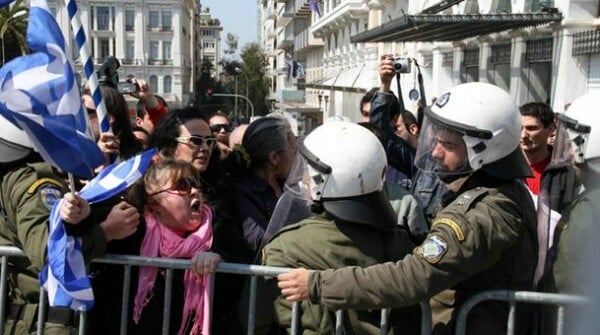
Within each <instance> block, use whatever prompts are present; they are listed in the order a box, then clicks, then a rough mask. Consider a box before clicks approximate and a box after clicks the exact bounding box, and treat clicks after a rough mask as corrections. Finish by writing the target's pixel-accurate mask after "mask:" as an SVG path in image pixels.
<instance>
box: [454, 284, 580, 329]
mask: <svg viewBox="0 0 600 335" xmlns="http://www.w3.org/2000/svg"><path fill="white" fill-rule="evenodd" d="M487 300H500V301H507V302H508V303H509V311H508V320H507V323H506V329H507V331H506V334H507V335H514V334H515V314H516V307H517V303H518V302H520V303H532V304H544V305H556V306H558V309H557V318H556V335H562V334H563V331H564V329H563V325H564V313H565V311H564V309H565V306H567V305H582V304H586V303H589V299H587V298H584V297H580V296H575V295H567V294H556V293H542V292H528V291H506V290H497V291H485V292H481V293H478V294H476V295H474V296H472V297H471V298H469V300H467V301H465V303H464V304H463V305H462V306H461V307H460V310H459V312H458V318H457V320H456V335H464V334H466V331H467V316H468V315H469V312H470V311H471V309H473V307H475V306H476V305H477V304H479V303H480V302H483V301H487Z"/></svg>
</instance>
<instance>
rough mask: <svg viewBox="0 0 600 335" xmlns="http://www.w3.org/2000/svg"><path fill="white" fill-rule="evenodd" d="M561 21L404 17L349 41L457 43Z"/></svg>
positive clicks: (538, 16) (549, 16) (553, 16)
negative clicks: (481, 36) (471, 38)
mask: <svg viewBox="0 0 600 335" xmlns="http://www.w3.org/2000/svg"><path fill="white" fill-rule="evenodd" d="M561 20H562V14H561V13H555V12H547V13H546V12H540V13H523V14H469V15H443V14H439V15H435V14H416V15H405V16H403V17H400V18H397V19H395V20H392V21H390V22H387V23H384V24H383V25H381V26H379V27H377V28H373V29H370V30H367V31H364V32H362V33H359V34H356V35H354V36H352V37H351V38H350V42H352V43H363V42H402V41H406V42H435V41H440V42H441V41H459V40H463V39H466V38H469V37H474V36H479V35H487V34H492V33H498V32H501V31H505V30H509V29H518V28H524V27H531V26H538V25H543V24H548V23H552V22H559V21H561Z"/></svg>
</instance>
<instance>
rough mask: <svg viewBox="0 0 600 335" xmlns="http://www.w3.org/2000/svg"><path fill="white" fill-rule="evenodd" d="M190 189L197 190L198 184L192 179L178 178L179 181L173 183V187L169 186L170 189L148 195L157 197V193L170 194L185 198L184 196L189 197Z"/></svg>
mask: <svg viewBox="0 0 600 335" xmlns="http://www.w3.org/2000/svg"><path fill="white" fill-rule="evenodd" d="M192 188H195V189H198V190H199V189H200V182H199V181H198V180H197V179H196V178H194V177H184V178H179V180H177V182H176V183H175V185H174V186H171V187H170V188H167V189H164V190H160V191H156V192H154V193H150V194H149V195H150V196H152V195H157V194H159V193H163V192H167V193H170V194H176V195H180V196H186V195H190V193H192Z"/></svg>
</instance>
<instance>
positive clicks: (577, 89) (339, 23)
mask: <svg viewBox="0 0 600 335" xmlns="http://www.w3.org/2000/svg"><path fill="white" fill-rule="evenodd" d="M316 3H317V4H318V5H319V8H318V12H317V10H316V9H315V8H314V6H312V8H311V1H310V0H278V1H274V0H268V1H260V2H259V4H262V5H263V6H265V5H266V7H265V8H267V9H269V10H266V9H265V10H263V15H261V17H262V19H263V23H265V22H266V19H267V18H271V20H274V21H275V25H274V28H271V26H270V25H266V24H263V27H264V30H263V35H262V38H263V41H269V38H272V39H273V40H270V41H269V42H266V43H264V45H265V46H268V45H270V44H271V43H273V45H275V47H274V49H275V50H274V51H273V54H274V55H275V56H274V59H275V61H274V62H273V64H276V65H274V66H273V69H274V70H275V73H277V74H278V75H277V76H274V77H275V78H276V79H278V81H277V84H274V85H273V87H272V89H273V92H274V93H273V96H274V99H276V100H277V101H278V103H279V104H280V105H282V106H284V107H285V108H288V106H287V105H288V104H285V103H284V102H285V101H286V93H285V91H286V90H292V91H294V90H298V91H303V93H294V95H295V96H297V97H299V98H300V97H302V95H303V100H302V104H303V105H305V106H310V107H312V108H315V109H316V110H317V111H318V113H319V114H320V117H319V118H317V119H320V120H322V119H325V118H327V117H331V116H334V115H343V116H346V117H348V118H350V119H351V120H353V121H358V120H360V114H359V109H358V104H359V101H360V97H361V96H362V95H363V94H364V93H365V92H366V91H367V90H369V89H370V88H372V87H376V86H378V85H379V78H378V72H377V65H378V63H379V57H380V56H381V55H387V54H392V55H394V56H396V57H405V58H410V59H411V60H412V62H411V64H412V67H411V71H410V73H407V74H402V75H401V76H400V83H401V90H400V92H401V95H402V99H403V101H404V103H405V106H406V108H407V109H408V110H410V111H412V112H416V110H417V101H418V99H419V98H420V97H425V101H426V102H427V103H428V104H429V103H431V101H432V99H433V98H435V97H436V96H438V95H439V94H441V93H442V92H443V91H445V90H447V89H448V88H450V87H452V86H455V85H457V84H460V83H464V82H470V81H481V82H489V83H492V84H495V85H498V86H500V87H502V88H504V89H506V90H507V91H509V92H510V94H511V95H512V96H513V98H514V99H515V102H516V103H517V104H518V105H520V104H523V103H525V102H530V101H540V102H547V103H549V104H550V105H551V106H552V107H553V109H554V110H555V111H557V112H562V111H563V110H564V107H565V105H566V104H568V103H569V102H571V101H572V100H574V99H575V98H576V97H578V96H580V95H582V94H584V93H586V92H589V91H592V90H599V89H600V32H599V31H598V29H597V28H598V26H599V25H600V19H599V18H598V16H599V4H598V2H597V1H591V0H555V1H548V0H544V1H539V0H516V1H509V0H464V1H463V0H451V1H442V2H437V1H433V0H432V1H417V0H319V1H316ZM270 6H273V7H272V9H271V8H269V7H270ZM273 11H274V12H275V13H277V14H276V15H275V16H273V14H269V13H272V12H273ZM270 29H273V30H274V31H275V34H273V33H271V30H270ZM270 36H271V37H270ZM273 36H274V37H273ZM315 41H319V42H315ZM289 59H293V60H296V61H298V62H299V63H301V64H302V66H303V68H304V74H305V77H304V79H303V80H300V81H294V80H288V77H287V72H288V71H287V68H288V67H287V64H286V62H288V60H289ZM281 62H283V64H282V63H281ZM417 65H418V66H417ZM419 73H420V74H421V76H422V78H423V80H422V86H421V85H420V83H419V81H418V77H419V76H418V74H419ZM392 86H393V89H394V91H396V92H398V88H397V87H396V85H394V84H393V85H392ZM411 91H413V92H412V93H413V94H410V96H409V92H411ZM415 91H416V92H415ZM411 98H412V99H411ZM299 100H300V99H299ZM305 114H306V113H305Z"/></svg>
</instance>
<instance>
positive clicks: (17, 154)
mask: <svg viewBox="0 0 600 335" xmlns="http://www.w3.org/2000/svg"><path fill="white" fill-rule="evenodd" d="M0 129H2V133H1V134H0V199H1V207H0V209H1V215H0V245H2V246H12V247H17V248H19V249H21V250H23V252H24V253H25V255H26V257H14V258H11V259H10V260H9V272H8V291H9V292H8V304H7V310H8V313H7V316H6V322H5V325H4V327H5V333H6V334H33V333H35V332H36V329H37V313H38V302H39V293H40V287H39V279H38V276H39V273H40V271H41V269H42V268H43V266H44V264H45V262H46V255H47V252H46V245H47V240H48V229H49V227H48V218H49V214H50V211H51V209H52V207H53V205H54V203H55V202H57V201H58V200H60V199H61V198H62V197H63V196H64V195H65V193H66V192H67V191H68V188H67V186H66V184H65V181H64V178H63V176H62V175H61V174H60V173H59V171H57V170H56V169H55V168H53V167H52V166H50V165H48V164H47V163H44V161H43V160H42V158H41V156H40V155H39V154H38V153H37V152H35V151H34V150H33V146H32V143H31V141H30V140H29V138H28V136H27V134H26V133H25V132H24V131H22V130H20V129H18V128H17V127H15V126H14V125H12V124H11V123H10V122H8V121H7V120H6V119H5V118H3V117H1V116H0ZM65 200H67V201H65V202H64V204H65V205H64V206H63V207H61V209H60V213H61V217H62V219H63V220H64V221H65V222H66V223H67V224H66V225H65V228H66V230H67V233H68V234H81V236H82V238H83V247H82V250H84V255H85V256H86V259H90V258H93V257H95V256H99V255H102V254H103V253H104V250H105V248H106V242H107V241H108V240H110V239H113V238H122V237H123V235H128V234H131V233H133V232H134V231H135V229H132V228H131V227H132V226H134V227H135V226H136V225H137V222H138V221H139V214H138V213H137V210H135V208H133V207H132V206H130V205H128V204H126V203H122V204H119V205H117V206H115V207H114V208H113V209H112V210H111V212H110V214H109V215H108V217H106V219H105V220H104V221H102V222H101V223H100V224H98V223H96V222H93V220H94V218H93V215H91V216H88V214H90V209H89V205H88V204H87V203H85V201H84V200H83V198H81V197H79V196H77V195H72V194H70V193H69V194H68V195H67V196H66V197H65ZM86 216H87V220H91V224H83V223H82V224H81V225H76V224H79V223H80V222H81V220H82V219H84V217H86ZM79 226H81V227H85V229H78V227H79ZM45 314H46V320H45V325H44V333H45V334H72V333H73V332H74V331H75V330H76V329H75V327H76V314H75V313H74V312H73V311H72V310H70V309H68V308H60V307H49V308H48V310H46V313H45Z"/></svg>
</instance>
